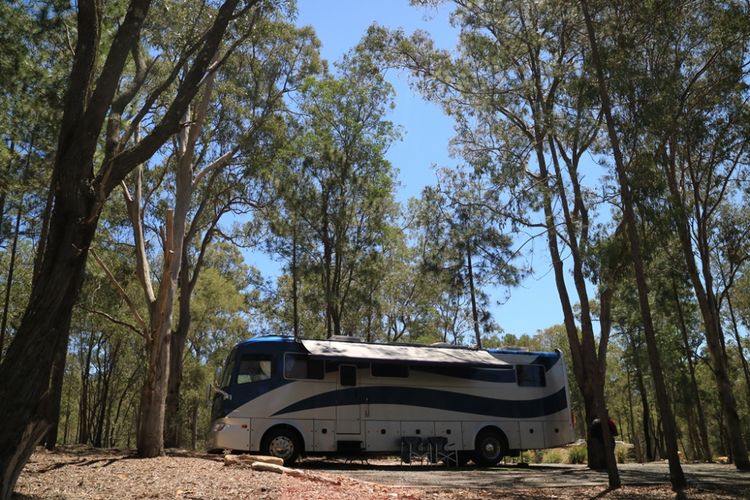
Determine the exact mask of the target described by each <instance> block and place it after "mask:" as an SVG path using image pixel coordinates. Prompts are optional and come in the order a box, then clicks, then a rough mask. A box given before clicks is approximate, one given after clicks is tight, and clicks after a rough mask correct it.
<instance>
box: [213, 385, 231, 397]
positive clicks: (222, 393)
mask: <svg viewBox="0 0 750 500" xmlns="http://www.w3.org/2000/svg"><path fill="white" fill-rule="evenodd" d="M208 387H209V390H210V391H211V393H210V396H213V394H221V396H222V397H223V398H224V399H227V400H229V401H231V400H232V395H231V394H229V393H228V392H226V391H222V390H221V389H219V388H218V387H216V386H215V385H213V384H209V385H208ZM210 396H209V397H210Z"/></svg>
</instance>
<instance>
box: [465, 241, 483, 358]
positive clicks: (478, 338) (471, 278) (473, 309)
mask: <svg viewBox="0 0 750 500" xmlns="http://www.w3.org/2000/svg"><path fill="white" fill-rule="evenodd" d="M470 245H471V242H468V243H467V246H466V268H467V270H468V273H469V294H470V295H471V319H472V323H473V325H474V338H475V339H476V342H477V349H481V348H482V335H481V333H480V332H479V313H478V311H477V295H476V289H475V288H474V269H473V266H472V265H471V247H470Z"/></svg>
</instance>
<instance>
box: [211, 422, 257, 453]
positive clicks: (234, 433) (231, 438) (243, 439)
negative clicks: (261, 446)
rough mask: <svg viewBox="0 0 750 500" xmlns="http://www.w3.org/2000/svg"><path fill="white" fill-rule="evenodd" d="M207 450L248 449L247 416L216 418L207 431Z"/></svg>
mask: <svg viewBox="0 0 750 500" xmlns="http://www.w3.org/2000/svg"><path fill="white" fill-rule="evenodd" d="M207 447H208V449H209V450H237V451H250V419H249V418H229V417H224V418H217V419H216V420H214V421H213V423H212V424H211V430H210V431H209V433H208V443H207Z"/></svg>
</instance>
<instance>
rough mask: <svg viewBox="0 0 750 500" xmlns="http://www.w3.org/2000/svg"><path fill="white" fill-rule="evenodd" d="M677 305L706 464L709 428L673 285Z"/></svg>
mask: <svg viewBox="0 0 750 500" xmlns="http://www.w3.org/2000/svg"><path fill="white" fill-rule="evenodd" d="M672 290H673V292H674V297H675V303H676V305H677V318H678V320H679V327H680V332H681V333H682V345H683V347H684V348H685V357H686V358H687V362H688V373H690V385H691V386H692V392H693V397H694V398H695V409H696V411H697V412H698V429H699V431H698V434H699V435H700V443H701V446H700V448H701V453H700V455H701V458H702V459H703V461H704V462H711V460H712V457H711V445H710V444H709V441H708V427H707V425H706V414H705V413H704V411H703V402H702V401H701V398H700V393H699V392H698V381H697V379H696V377H695V362H694V361H693V350H692V349H691V348H690V342H689V341H688V335H687V325H686V324H685V313H684V312H683V310H682V303H681V302H680V298H679V296H678V295H677V285H675V284H674V283H673V284H672Z"/></svg>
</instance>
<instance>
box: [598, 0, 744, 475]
mask: <svg viewBox="0 0 750 500" xmlns="http://www.w3.org/2000/svg"><path fill="white" fill-rule="evenodd" d="M594 15H596V16H597V17H598V18H605V19H608V20H609V21H608V22H609V23H610V24H611V25H612V26H614V27H615V29H616V30H618V31H620V32H622V33H625V34H626V35H625V36H618V37H604V36H602V37H601V43H602V45H603V46H604V47H605V50H604V51H603V53H604V56H602V57H599V58H597V59H598V60H597V61H593V62H594V67H595V69H596V70H597V72H598V74H599V76H600V78H599V79H600V87H601V89H602V90H601V92H602V95H603V97H602V100H603V101H604V100H605V98H606V99H607V100H608V101H610V102H611V103H613V104H610V105H609V106H607V107H609V108H610V115H612V116H611V117H609V118H612V119H611V120H609V122H608V123H611V125H612V126H611V127H609V129H610V136H611V137H612V142H613V145H612V149H613V152H614V157H615V162H616V164H617V168H618V171H619V172H620V173H621V174H622V177H621V178H620V183H621V184H623V183H624V182H631V183H632V182H633V181H632V179H630V180H628V178H627V174H628V173H627V170H626V169H627V162H629V161H630V160H629V158H630V159H632V158H638V159H639V161H640V162H644V161H648V162H650V163H653V164H654V165H655V166H656V167H657V169H658V170H657V171H658V172H659V175H660V177H661V178H662V179H664V180H665V182H666V186H667V189H668V194H667V201H668V207H669V208H670V210H671V213H672V221H673V224H674V227H675V229H676V231H677V234H678V236H679V244H680V248H681V250H682V254H683V259H684V261H685V265H686V270H687V274H688V276H689V277H690V281H691V284H692V287H693V291H694V293H695V296H696V298H697V300H698V304H699V306H700V311H701V315H702V317H703V323H704V327H705V334H706V341H707V345H708V347H709V352H710V353H711V360H712V365H713V369H714V373H715V378H716V385H717V390H718V394H719V396H720V401H721V405H722V409H723V412H724V414H725V416H726V423H727V428H728V432H729V434H730V443H731V444H732V457H733V459H734V461H735V464H736V465H737V467H738V468H740V469H747V468H750V461H748V454H747V449H746V446H745V444H744V443H745V442H744V439H743V436H742V426H741V424H740V421H739V418H738V414H737V408H736V401H735V398H734V394H733V389H732V384H731V379H730V375H729V373H728V366H727V360H726V356H725V354H724V351H723V338H724V333H723V331H722V326H721V319H720V318H721V300H720V295H721V291H720V290H719V287H720V285H719V284H718V283H717V281H718V280H716V277H715V276H714V274H715V271H714V267H713V266H712V258H713V256H712V255H711V247H712V246H714V244H715V240H716V232H715V228H716V227H717V222H718V219H717V218H718V216H719V214H720V207H721V206H722V205H723V204H724V203H727V202H730V203H731V199H732V198H733V196H734V195H733V188H732V186H734V185H735V184H736V183H737V182H742V180H743V179H745V178H746V177H747V149H748V139H747V137H748V134H747V131H748V128H747V127H748V125H747V124H748V110H747V99H748V93H747V85H746V83H745V82H746V79H747V69H748V41H749V40H750V24H749V23H748V22H747V18H748V12H747V5H746V4H745V3H742V2H729V3H727V4H722V5H718V4H716V3H714V2H673V3H671V4H670V5H669V8H668V9H664V8H662V7H661V6H660V7H658V8H657V7H655V6H635V5H633V6H631V5H625V6H623V8H622V9H615V10H613V9H607V8H603V7H602V8H600V9H598V10H597V11H596V12H594ZM599 22H603V21H599ZM604 22H606V21H604ZM589 26H590V28H592V29H590V30H589V31H590V32H593V31H594V30H593V26H594V24H593V23H589ZM644 40H646V41H647V43H644V42H643V41H644ZM594 42H595V40H594V38H593V36H592V44H593V43H594ZM592 48H593V45H592ZM641 48H642V49H641ZM594 52H596V51H594ZM625 52H627V57H626V58H622V57H619V56H620V55H621V54H624V53H625ZM634 56H635V57H634ZM592 60H593V58H592ZM605 71H606V72H607V73H609V74H610V75H618V76H619V77H618V78H612V79H611V82H610V83H609V84H607V82H606V78H605ZM608 86H609V88H607V87H608ZM605 91H606V92H605ZM605 93H606V96H605ZM610 95H611V97H610ZM624 123H627V124H628V125H626V126H623V125H622V124H624ZM618 133H619V134H620V135H622V136H623V138H624V140H620V138H619V137H615V136H616V135H617V134H618ZM619 143H622V145H620V144H619ZM642 292H643V293H645V292H646V289H645V277H644V283H643V289H642ZM643 300H644V304H645V298H644V299H643ZM652 362H653V361H652ZM657 390H658V388H657Z"/></svg>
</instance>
